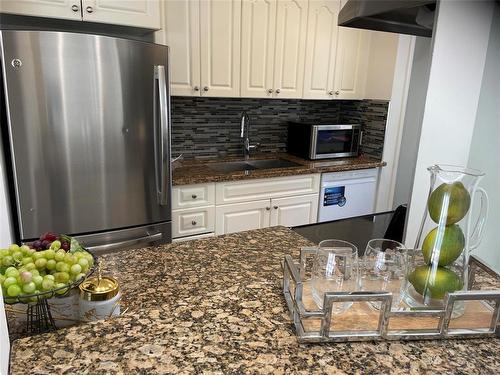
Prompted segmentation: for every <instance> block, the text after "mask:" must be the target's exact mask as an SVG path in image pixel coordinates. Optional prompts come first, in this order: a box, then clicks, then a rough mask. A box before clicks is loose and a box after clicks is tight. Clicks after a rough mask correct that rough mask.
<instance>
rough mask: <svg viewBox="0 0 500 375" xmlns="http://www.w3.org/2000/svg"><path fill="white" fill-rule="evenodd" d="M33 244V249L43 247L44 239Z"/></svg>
mask: <svg viewBox="0 0 500 375" xmlns="http://www.w3.org/2000/svg"><path fill="white" fill-rule="evenodd" d="M31 246H32V247H33V249H35V250H40V248H41V247H42V241H40V240H36V241H35V242H33V243H32V244H31Z"/></svg>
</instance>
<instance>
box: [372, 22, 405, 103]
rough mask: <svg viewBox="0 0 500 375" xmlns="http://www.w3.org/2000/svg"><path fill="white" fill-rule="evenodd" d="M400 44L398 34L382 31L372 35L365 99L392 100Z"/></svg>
mask: <svg viewBox="0 0 500 375" xmlns="http://www.w3.org/2000/svg"><path fill="white" fill-rule="evenodd" d="M398 43H399V35H398V34H394V33H385V32H381V31H373V32H372V33H371V40H370V51H369V57H368V66H367V71H366V87H365V95H364V97H365V98H367V99H379V100H390V99H391V96H392V82H393V80H394V69H395V67H396V55H397V52H398Z"/></svg>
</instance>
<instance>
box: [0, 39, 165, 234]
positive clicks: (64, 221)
mask: <svg viewBox="0 0 500 375" xmlns="http://www.w3.org/2000/svg"><path fill="white" fill-rule="evenodd" d="M1 43H2V56H3V58H2V63H3V75H4V84H5V87H4V92H5V94H6V103H7V105H6V107H7V117H8V127H9V137H10V149H11V155H12V164H13V172H14V177H15V186H14V188H15V193H16V199H17V207H18V219H19V227H20V233H21V239H31V238H35V237H37V236H39V235H40V233H42V232H45V231H47V230H54V231H57V232H61V233H67V234H84V233H91V232H98V231H109V230H112V229H118V228H127V227H133V226H141V225H142V226H144V225H149V224H153V223H159V222H165V221H169V220H170V218H171V213H170V198H169V197H170V191H168V193H167V194H165V191H164V187H165V186H166V187H167V189H169V186H170V184H169V183H168V181H160V179H161V178H164V179H166V178H169V176H170V171H169V170H168V169H169V168H170V166H169V163H166V164H165V163H162V162H161V161H164V160H170V147H169V140H170V134H169V121H170V117H169V116H168V115H167V116H166V117H165V116H163V118H162V119H161V118H160V117H161V116H160V115H161V109H163V110H165V111H166V113H167V114H169V113H170V110H169V108H160V94H159V92H160V91H161V95H162V98H163V101H162V104H163V105H164V106H169V105H170V102H169V100H168V98H169V96H168V85H167V83H166V82H168V71H167V72H166V73H165V74H167V77H166V79H165V80H163V81H161V80H158V77H157V71H158V67H165V68H163V69H165V70H166V67H168V49H167V47H164V46H159V45H155V44H151V43H144V42H138V41H130V40H126V39H118V38H110V37H104V36H95V35H86V34H74V33H62V32H39V31H2V32H1ZM160 70H162V68H160ZM159 82H160V83H159ZM162 84H163V87H162V86H161V85H162ZM165 97H166V99H165ZM161 120H162V121H161ZM3 125H4V124H3ZM162 140H163V141H162ZM165 140H166V141H165ZM162 142H163V143H162ZM161 150H163V155H155V152H156V153H157V154H158V153H159V152H161ZM163 164H165V168H167V170H163V171H162V170H160V169H161V167H162V165H163ZM162 176H163V177H162ZM161 193H163V194H161ZM162 196H163V197H168V199H167V200H163V201H162V202H161V200H162V199H161V198H162ZM160 203H161V204H160Z"/></svg>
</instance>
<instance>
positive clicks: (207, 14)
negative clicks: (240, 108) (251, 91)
mask: <svg viewBox="0 0 500 375" xmlns="http://www.w3.org/2000/svg"><path fill="white" fill-rule="evenodd" d="M240 35H241V0H202V1H201V2H200V47H201V86H202V88H201V89H202V92H201V95H203V96H225V97H233V96H236V97H237V96H240Z"/></svg>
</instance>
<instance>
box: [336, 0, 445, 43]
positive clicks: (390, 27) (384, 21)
mask: <svg viewBox="0 0 500 375" xmlns="http://www.w3.org/2000/svg"><path fill="white" fill-rule="evenodd" d="M435 10H436V0H349V1H347V3H346V4H345V5H344V7H343V8H342V10H341V11H340V13H339V26H347V27H354V28H358V29H368V30H377V31H387V32H391V33H399V34H410V35H418V36H425V37H431V36H432V27H433V25H434V12H435Z"/></svg>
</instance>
